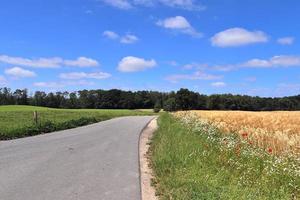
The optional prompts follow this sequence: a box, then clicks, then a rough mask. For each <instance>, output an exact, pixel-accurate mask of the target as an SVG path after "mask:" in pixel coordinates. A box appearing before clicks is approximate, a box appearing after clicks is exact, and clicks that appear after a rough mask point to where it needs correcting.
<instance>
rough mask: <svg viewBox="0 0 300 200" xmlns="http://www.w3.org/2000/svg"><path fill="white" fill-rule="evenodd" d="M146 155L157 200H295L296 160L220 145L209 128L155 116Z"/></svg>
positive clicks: (297, 192)
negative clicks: (155, 124) (158, 199)
mask: <svg viewBox="0 0 300 200" xmlns="http://www.w3.org/2000/svg"><path fill="white" fill-rule="evenodd" d="M158 123H159V129H158V130H157V132H156V134H154V137H153V140H152V142H151V149H150V152H149V153H150V156H151V165H152V168H153V170H154V174H155V179H154V180H153V184H154V185H155V187H156V189H157V194H158V195H159V198H160V199H163V200H164V199H179V200H186V199H189V200H194V199H199V200H200V199H207V200H210V199H224V200H227V199H242V200H243V199H245V200H246V199H247V200H248V199H255V200H257V199H259V200H260V199H264V200H265V199H270V200H271V199H272V200H273V199H286V200H292V199H298V198H300V190H299V188H300V174H299V167H300V166H299V162H298V163H297V162H296V161H294V160H290V159H289V158H287V159H282V158H280V159H279V158H276V157H275V156H273V155H270V154H268V153H266V152H264V151H260V150H258V149H251V148H250V147H249V146H247V144H243V143H239V138H238V137H235V136H234V135H227V136H226V138H231V139H228V141H235V142H236V143H235V145H233V146H232V148H227V147H224V146H226V145H224V146H223V145H222V141H224V136H223V135H222V134H221V133H220V132H218V130H217V129H216V128H214V127H207V126H206V125H201V124H198V125H195V124H194V123H191V124H186V123H183V122H182V121H180V120H179V119H175V118H174V117H173V116H171V115H170V114H167V113H163V114H161V116H160V118H159V121H158Z"/></svg>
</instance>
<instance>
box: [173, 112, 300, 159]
mask: <svg viewBox="0 0 300 200" xmlns="http://www.w3.org/2000/svg"><path fill="white" fill-rule="evenodd" d="M176 116H178V117H189V118H191V117H192V118H198V119H199V120H202V121H205V122H209V123H211V124H212V125H213V126H215V127H217V128H218V129H220V130H221V131H222V133H224V134H227V133H235V134H237V135H238V136H239V137H240V138H241V139H243V140H246V141H248V142H249V144H251V145H254V146H258V147H261V148H263V149H265V150H266V151H268V152H270V153H271V152H272V153H274V154H285V155H291V154H293V155H296V156H300V112H297V111H294V112H286V111H280V112H244V111H190V112H177V113H176Z"/></svg>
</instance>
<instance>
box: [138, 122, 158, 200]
mask: <svg viewBox="0 0 300 200" xmlns="http://www.w3.org/2000/svg"><path fill="white" fill-rule="evenodd" d="M157 128H158V125H157V117H155V118H154V119H152V120H151V121H150V122H149V123H148V124H147V125H146V126H145V128H144V129H143V130H142V132H141V134H140V139H139V168H140V188H141V199H142V200H158V197H157V196H156V195H155V193H156V192H155V188H154V187H153V186H152V184H151V181H152V179H153V178H154V176H153V171H152V169H151V168H150V160H149V157H148V151H149V149H150V142H151V139H152V137H153V135H154V132H155V131H156V130H157Z"/></svg>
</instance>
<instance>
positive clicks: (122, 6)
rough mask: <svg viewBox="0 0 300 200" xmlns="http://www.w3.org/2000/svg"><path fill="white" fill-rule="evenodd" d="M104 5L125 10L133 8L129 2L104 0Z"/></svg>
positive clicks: (125, 0) (124, 0) (126, 0)
mask: <svg viewBox="0 0 300 200" xmlns="http://www.w3.org/2000/svg"><path fill="white" fill-rule="evenodd" d="M102 1H103V2H104V3H106V4H108V5H110V6H113V7H116V8H119V9H123V10H128V9H131V8H132V7H133V6H132V5H131V3H130V2H129V1H128V0H102Z"/></svg>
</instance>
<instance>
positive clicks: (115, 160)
mask: <svg viewBox="0 0 300 200" xmlns="http://www.w3.org/2000/svg"><path fill="white" fill-rule="evenodd" d="M152 118H153V117H122V118H116V119H112V120H108V121H104V122H100V123H97V124H93V125H89V126H85V127H80V128H76V129H71V130H65V131H60V132H56V133H50V134H45V135H39V136H35V137H30V138H23V139H17V140H12V141H2V142H0V199H1V200H71V199H72V200H76V199H80V200H139V199H140V180H139V161H138V159H139V157H138V143H139V134H140V132H141V130H142V129H143V128H144V126H145V125H146V124H147V123H148V122H149V121H150V120H151V119H152Z"/></svg>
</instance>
